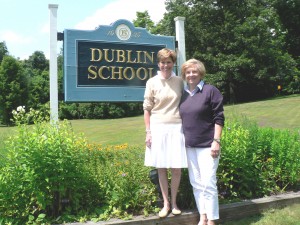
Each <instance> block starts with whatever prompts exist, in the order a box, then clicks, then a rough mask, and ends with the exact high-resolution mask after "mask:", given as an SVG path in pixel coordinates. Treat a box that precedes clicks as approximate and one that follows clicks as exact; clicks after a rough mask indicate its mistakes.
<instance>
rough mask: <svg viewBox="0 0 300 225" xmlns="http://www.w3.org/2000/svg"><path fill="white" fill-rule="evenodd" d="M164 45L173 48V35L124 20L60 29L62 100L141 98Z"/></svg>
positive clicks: (155, 71)
mask: <svg viewBox="0 0 300 225" xmlns="http://www.w3.org/2000/svg"><path fill="white" fill-rule="evenodd" d="M165 47H166V48H170V49H175V38H174V37H172V36H160V35H152V34H150V33H149V32H148V31H147V30H146V29H145V28H136V27H134V26H133V24H132V23H130V22H129V21H127V20H117V21H116V22H114V23H113V24H112V25H110V26H99V27H98V28H97V29H95V30H94V31H82V30H64V45H63V51H64V90H65V91H64V92H65V101H66V102H122V101H125V102H135V101H143V98H144V91H145V85H146V82H147V80H148V79H149V78H151V77H153V76H155V75H156V73H157V70H158V66H157V59H156V56H157V52H158V51H159V50H160V49H162V48H165Z"/></svg>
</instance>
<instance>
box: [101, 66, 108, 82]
mask: <svg viewBox="0 0 300 225" xmlns="http://www.w3.org/2000/svg"><path fill="white" fill-rule="evenodd" d="M104 69H107V70H108V71H110V68H109V67H107V66H101V67H100V68H99V70H98V75H99V77H100V78H101V79H103V80H107V79H109V75H108V76H107V77H104V76H103V70H104Z"/></svg>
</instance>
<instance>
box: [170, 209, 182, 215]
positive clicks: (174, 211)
mask: <svg viewBox="0 0 300 225" xmlns="http://www.w3.org/2000/svg"><path fill="white" fill-rule="evenodd" d="M172 214H173V215H180V214H181V210H180V209H175V208H174V209H172Z"/></svg>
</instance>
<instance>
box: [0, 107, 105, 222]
mask: <svg viewBox="0 0 300 225" xmlns="http://www.w3.org/2000/svg"><path fill="white" fill-rule="evenodd" d="M14 117H15V119H17V120H16V121H15V122H16V124H18V135H16V136H13V137H11V138H10V139H8V141H7V142H6V145H5V150H6V151H7V154H6V161H5V163H4V165H3V166H2V167H1V169H0V218H1V217H4V218H6V219H7V220H8V221H9V220H12V219H14V220H16V221H19V223H16V222H15V223H14V224H25V223H24V221H30V220H31V221H32V220H33V218H36V219H41V218H43V215H44V214H46V215H47V216H49V217H53V218H55V217H57V216H59V215H61V214H62V213H63V212H65V211H68V213H69V214H76V213H78V212H80V211H81V210H84V211H89V210H91V209H92V208H93V207H94V206H95V205H96V204H98V203H99V202H100V201H101V200H102V198H101V196H102V195H101V189H100V188H99V185H98V183H97V182H95V180H94V179H93V177H92V176H91V174H90V173H89V167H88V159H89V158H88V157H89V155H88V154H87V153H88V152H87V151H86V148H85V146H86V141H85V139H84V138H82V137H78V136H76V135H75V134H74V133H73V132H72V129H71V128H70V126H69V124H68V123H67V122H66V121H64V122H62V123H60V124H56V125H51V124H50V123H49V122H41V120H43V119H42V118H41V117H40V115H39V112H37V111H34V110H31V111H30V113H28V114H26V113H25V110H24V108H23V109H20V110H19V111H18V112H16V111H15V112H14ZM28 117H31V118H36V119H34V121H35V125H32V126H28V125H25V124H24V123H23V122H24V121H27V118H28Z"/></svg>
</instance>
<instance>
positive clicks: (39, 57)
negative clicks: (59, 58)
mask: <svg viewBox="0 0 300 225" xmlns="http://www.w3.org/2000/svg"><path fill="white" fill-rule="evenodd" d="M25 65H26V66H28V67H29V68H32V69H35V70H39V71H40V72H42V71H44V70H49V61H48V60H47V58H46V56H45V54H44V53H43V52H42V51H35V52H34V53H33V54H32V55H31V56H29V58H28V60H25Z"/></svg>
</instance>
